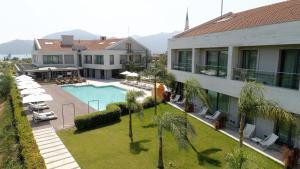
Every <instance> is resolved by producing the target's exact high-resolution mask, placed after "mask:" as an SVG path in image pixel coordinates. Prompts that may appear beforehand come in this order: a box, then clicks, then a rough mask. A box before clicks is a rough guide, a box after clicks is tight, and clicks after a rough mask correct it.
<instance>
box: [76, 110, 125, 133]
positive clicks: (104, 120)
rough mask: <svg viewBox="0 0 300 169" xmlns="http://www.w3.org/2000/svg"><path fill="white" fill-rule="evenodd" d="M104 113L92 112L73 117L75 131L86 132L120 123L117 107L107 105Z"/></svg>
mask: <svg viewBox="0 0 300 169" xmlns="http://www.w3.org/2000/svg"><path fill="white" fill-rule="evenodd" d="M107 107H108V109H107V110H105V111H100V112H94V113H90V114H86V115H80V116H76V117H75V120H74V122H75V126H76V128H77V130H86V129H91V128H95V127H100V126H105V125H108V124H111V123H115V122H118V121H120V108H119V106H117V105H109V106H107Z"/></svg>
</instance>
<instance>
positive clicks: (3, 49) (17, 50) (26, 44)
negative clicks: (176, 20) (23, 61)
mask: <svg viewBox="0 0 300 169" xmlns="http://www.w3.org/2000/svg"><path fill="white" fill-rule="evenodd" d="M178 33H179V32H178V31H175V32H172V33H158V34H154V35H149V36H138V35H134V36H132V37H133V38H134V39H136V40H137V41H139V42H140V43H141V44H143V45H144V46H146V47H148V48H149V49H150V50H151V52H152V53H164V52H165V51H166V50H167V41H168V39H169V38H171V37H172V36H174V35H176V34H178ZM61 35H74V38H75V39H82V40H90V39H99V38H100V36H101V35H96V34H93V33H90V32H87V31H84V30H80V29H75V30H70V31H63V32H56V33H53V34H49V35H46V36H44V37H43V38H48V39H60V38H61ZM32 46H33V40H12V41H9V42H5V43H2V44H0V55H1V54H2V55H7V54H9V53H10V54H12V55H22V54H30V53H31V51H32Z"/></svg>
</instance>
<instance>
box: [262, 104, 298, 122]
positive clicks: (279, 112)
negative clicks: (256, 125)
mask: <svg viewBox="0 0 300 169" xmlns="http://www.w3.org/2000/svg"><path fill="white" fill-rule="evenodd" d="M260 112H262V114H261V115H262V117H264V118H269V119H272V120H283V121H287V122H294V121H295V116H294V115H293V114H292V113H290V112H288V111H286V110H285V109H283V108H281V107H280V106H279V105H278V103H276V102H274V101H265V103H264V104H263V106H262V107H260Z"/></svg>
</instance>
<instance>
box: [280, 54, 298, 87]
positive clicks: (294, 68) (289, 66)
mask: <svg viewBox="0 0 300 169" xmlns="http://www.w3.org/2000/svg"><path fill="white" fill-rule="evenodd" d="M279 66H280V68H279V69H280V73H279V74H278V76H279V77H278V78H279V86H281V87H286V88H291V89H299V78H300V75H299V74H300V50H299V49H289V50H282V51H281V56H280V65H279Z"/></svg>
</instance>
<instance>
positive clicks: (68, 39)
mask: <svg viewBox="0 0 300 169" xmlns="http://www.w3.org/2000/svg"><path fill="white" fill-rule="evenodd" d="M73 40H74V37H73V35H61V45H62V46H73Z"/></svg>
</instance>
